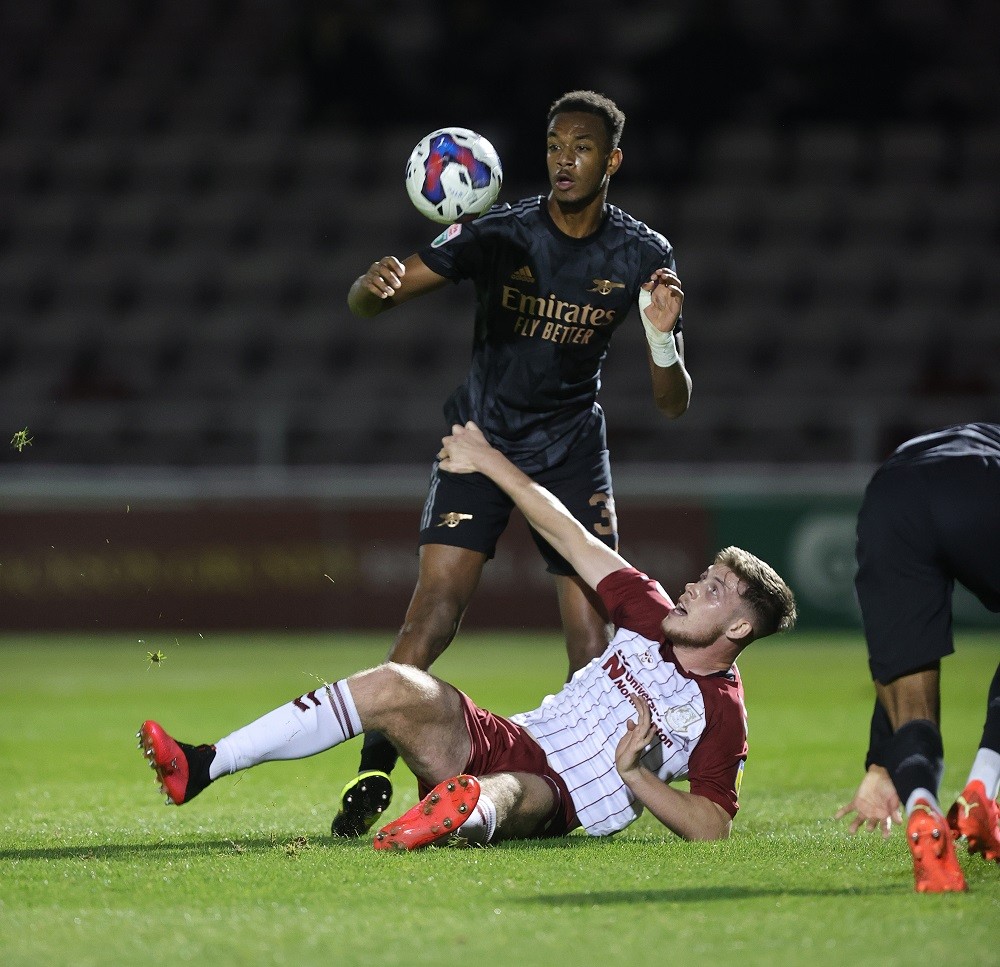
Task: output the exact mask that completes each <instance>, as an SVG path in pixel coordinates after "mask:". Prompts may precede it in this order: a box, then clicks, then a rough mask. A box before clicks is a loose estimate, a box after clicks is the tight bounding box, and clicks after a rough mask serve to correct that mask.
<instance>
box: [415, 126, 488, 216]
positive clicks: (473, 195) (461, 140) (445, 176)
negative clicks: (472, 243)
mask: <svg viewBox="0 0 1000 967" xmlns="http://www.w3.org/2000/svg"><path fill="white" fill-rule="evenodd" d="M502 183H503V170H502V168H501V167H500V156H499V155H498V154H497V153H496V149H495V148H494V147H493V145H492V144H490V143H489V141H487V140H486V138H484V137H483V136H482V135H481V134H476V132H475V131H470V130H469V129H468V128H440V129H439V130H437V131H432V132H431V133H430V134H428V135H427V136H426V137H424V138H421V139H420V140H419V141H418V142H417V144H416V147H414V149H413V150H412V151H411V152H410V157H409V160H408V161H407V162H406V193H407V194H408V195H409V196H410V201H412V202H413V204H414V205H415V206H416V208H417V211H419V212H420V214H421V215H426V216H427V217H428V218H429V219H431V221H435V222H440V223H441V224H443V225H450V224H451V223H452V222H468V221H471V220H472V219H473V218H476V217H478V216H479V215H482V213H483V212H484V211H486V209H487V208H489V207H490V205H492V204H493V202H494V201H496V197H497V195H498V194H500V185H501V184H502Z"/></svg>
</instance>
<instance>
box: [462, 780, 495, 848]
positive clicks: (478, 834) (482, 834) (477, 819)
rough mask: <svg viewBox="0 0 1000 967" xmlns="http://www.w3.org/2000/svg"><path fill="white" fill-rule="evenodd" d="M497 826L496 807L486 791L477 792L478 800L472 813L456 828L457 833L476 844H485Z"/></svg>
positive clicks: (491, 837)
mask: <svg viewBox="0 0 1000 967" xmlns="http://www.w3.org/2000/svg"><path fill="white" fill-rule="evenodd" d="M496 828H497V807H496V804H495V803H494V802H493V800H492V799H490V797H489V796H487V795H486V793H484V792H481V793H480V794H479V802H478V803H476V808H475V809H474V810H473V811H472V815H471V816H470V817H469V818H468V819H467V820H466V821H465V822H464V823H462V825H461V826H460V827H459V829H458V835H459V836H461V837H463V838H464V839H467V840H468V841H469V842H470V843H473V844H475V845H476V846H485V845H486V844H487V843H488V842H489V841H490V840H491V839H493V834H494V833H495V832H496Z"/></svg>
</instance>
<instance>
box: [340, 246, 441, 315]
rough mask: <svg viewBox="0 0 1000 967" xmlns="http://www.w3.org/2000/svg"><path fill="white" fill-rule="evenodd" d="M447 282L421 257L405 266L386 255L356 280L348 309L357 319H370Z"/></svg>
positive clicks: (407, 262)
mask: <svg viewBox="0 0 1000 967" xmlns="http://www.w3.org/2000/svg"><path fill="white" fill-rule="evenodd" d="M447 281H448V280H447V279H446V278H444V276H441V275H438V274H437V272H433V271H431V270H430V269H429V268H428V267H427V265H426V264H425V263H424V260H423V259H422V258H421V257H420V256H419V255H411V256H410V257H409V258H408V259H406V260H405V261H404V262H400V261H399V259H397V258H396V256H395V255H386V256H385V257H383V258H380V259H379V260H378V261H377V262H373V263H372V264H371V265H370V266H369V267H368V271H367V272H365V273H364V275H359V276H358V277H357V278H356V279H355V280H354V283H353V285H352V286H351V288H350V291H349V292H348V293H347V305H348V308H350V310H351V312H353V313H354V315H356V316H361V317H362V318H364V319H368V318H371V317H372V316H377V315H378V314H379V313H380V312H385V310H386V309H391V308H392V307H393V306H398V305H400V304H401V303H403V302H407V301H409V300H410V299H413V298H415V297H416V296H420V295H424V294H425V293H427V292H433V291H434V290H435V289H440V288H441V286H443V285H444V284H445V283H446V282H447Z"/></svg>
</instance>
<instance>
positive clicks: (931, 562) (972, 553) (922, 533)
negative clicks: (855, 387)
mask: <svg viewBox="0 0 1000 967" xmlns="http://www.w3.org/2000/svg"><path fill="white" fill-rule="evenodd" d="M998 541H1000V465H994V466H993V468H992V470H988V471H987V472H984V461H983V460H982V459H979V460H977V459H975V458H963V459H951V460H947V461H944V462H940V463H935V464H925V465H917V466H914V465H903V466H894V467H888V468H883V469H881V470H880V471H878V472H877V473H876V474H875V476H874V477H873V478H872V480H871V483H870V484H869V485H868V489H867V490H866V492H865V497H864V501H863V503H862V505H861V510H860V512H859V514H858V544H857V557H858V571H857V576H856V578H855V587H856V589H857V593H858V602H859V604H860V606H861V614H862V619H863V621H864V629H865V637H866V639H867V642H868V660H869V665H870V667H871V672H872V677H873V678H874V679H875V681H878V682H882V683H883V684H886V683H888V682H890V681H892V680H893V679H895V678H898V677H899V676H900V675H905V674H907V673H908V672H912V671H915V670H916V669H918V668H923V667H925V666H927V665H931V664H933V663H934V662H937V661H940V660H941V659H942V658H944V657H945V656H947V655H950V654H951V653H952V652H953V651H954V644H953V641H952V605H951V601H952V590H953V587H954V581H955V580H956V579H957V580H958V581H960V582H961V583H962V584H963V585H965V586H966V587H967V588H968V589H969V590H970V591H972V592H973V594H975V595H976V596H977V597H978V598H979V600H980V601H981V602H982V603H983V604H984V605H985V606H986V607H987V608H989V609H990V610H994V611H996V610H998V609H1000V596H998V592H1000V553H998V547H1000V544H998Z"/></svg>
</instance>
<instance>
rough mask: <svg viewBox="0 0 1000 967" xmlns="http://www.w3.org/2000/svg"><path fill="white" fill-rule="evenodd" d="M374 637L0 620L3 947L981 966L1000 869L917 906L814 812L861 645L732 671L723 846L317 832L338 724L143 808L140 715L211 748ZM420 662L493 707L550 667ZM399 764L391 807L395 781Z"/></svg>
mask: <svg viewBox="0 0 1000 967" xmlns="http://www.w3.org/2000/svg"><path fill="white" fill-rule="evenodd" d="M387 643H388V638H387V637H386V636H382V637H380V638H365V637H361V636H353V637H346V636H332V635H331V636H326V637H324V636H312V637H309V636H295V637H291V636H284V637H280V636H272V637H270V638H268V637H263V636H259V637H254V638H245V637H243V638H238V637H225V636H219V635H207V634H206V636H205V638H201V637H199V636H197V635H194V636H192V635H189V634H188V635H184V636H178V638H177V639H176V640H175V638H174V637H173V636H172V635H170V636H162V637H160V638H152V639H149V640H145V641H141V640H140V639H139V637H138V636H133V637H126V638H118V639H115V640H113V641H111V642H110V643H109V642H107V641H105V640H103V639H97V638H96V637H91V638H85V637H74V638H57V639H48V638H41V637H37V638H36V637H26V636H20V637H11V636H8V637H6V638H0V660H2V662H3V668H4V674H3V676H2V679H0V764H2V768H3V777H2V786H0V788H2V790H3V793H2V799H0V801H2V803H3V811H2V817H0V963H3V964H4V965H15V964H18V965H19V964H73V965H87V964H95V965H104V964H172V965H174V964H178V963H199V964H201V963H210V964H213V965H223V964H254V963H262V964H295V965H302V964H307V963H330V964H334V965H342V964H373V965H393V964H400V965H406V964H422V963H434V964H442V965H443V964H448V963H452V962H457V963H465V962H469V961H471V962H473V963H479V964H483V965H492V964H511V965H534V964H539V965H541V964H546V965H562V964H573V965H589V964H595V965H596V964H601V965H605V964H608V965H610V964H628V965H630V967H631V965H644V964H657V965H662V964H668V965H669V964H671V963H681V964H684V965H692V964H700V963H709V962H717V961H718V960H720V959H721V958H726V959H727V960H730V959H731V960H732V962H733V963H734V964H737V965H745V964H761V965H764V964H767V965H785V964H788V965H798V964H810V965H822V964H845V965H852V967H854V965H858V964H879V965H893V964H900V965H903V964H906V965H911V964H923V963H934V962H937V963H960V964H963V965H985V964H991V965H996V964H1000V941H998V939H997V938H998V933H997V926H998V924H1000V867H998V866H997V865H995V864H987V863H985V862H983V860H982V859H981V858H979V857H971V858H970V857H968V856H966V855H965V854H964V851H963V852H962V853H961V862H962V865H963V868H964V869H965V871H966V875H967V878H968V880H969V884H970V892H969V893H968V894H966V895H947V896H919V895H917V894H915V893H914V892H913V890H912V873H911V867H910V862H909V855H908V853H907V850H906V845H905V843H904V841H903V838H902V835H901V833H900V832H899V831H898V830H897V831H896V833H895V834H894V836H893V838H892V839H891V840H890V841H889V842H888V843H884V842H883V841H882V840H881V839H880V838H877V837H874V836H871V835H869V834H865V835H860V836H858V837H855V838H852V837H850V836H848V835H847V833H846V832H845V830H844V828H843V825H842V824H838V823H835V822H834V821H833V820H832V819H831V816H832V814H833V813H834V811H835V810H836V808H837V806H838V805H840V803H841V802H843V801H845V800H846V799H847V798H848V797H849V796H850V794H851V792H852V791H853V788H854V785H855V783H856V780H857V779H858V778H859V774H860V761H861V759H862V758H863V754H864V747H865V740H866V732H867V723H868V716H869V713H870V702H871V686H870V683H869V681H868V678H867V671H866V666H865V661H864V654H863V648H862V646H861V644H860V641H859V639H858V638H857V637H856V636H855V637H850V636H846V637H840V638H838V637H820V636H807V635H805V634H796V635H793V636H789V637H785V638H779V639H774V640H772V641H768V642H761V643H759V644H757V645H754V646H753V647H752V648H751V649H750V651H749V652H748V653H747V654H746V655H745V656H744V658H743V659H742V661H741V662H740V664H741V668H742V670H743V676H744V680H745V683H746V689H747V699H748V706H749V712H750V745H751V757H750V761H749V763H748V766H747V770H746V776H745V779H744V784H743V794H742V801H743V809H742V811H741V813H740V815H739V816H738V817H737V820H736V823H735V832H734V835H733V837H732V838H731V839H730V840H729V841H727V842H724V843H710V844H688V843H683V842H680V841H678V840H677V839H675V838H673V837H672V836H670V835H669V834H667V833H666V832H665V831H664V830H663V829H662V828H660V827H658V826H656V824H655V823H653V822H652V821H650V820H648V819H645V818H644V819H643V820H640V821H639V822H638V823H636V824H635V825H634V826H633V827H631V828H630V829H629V830H627V831H626V832H625V833H623V834H621V835H619V836H618V837H616V838H614V839H612V840H606V841H595V840H590V839H588V838H587V837H585V836H583V835H580V834H575V835H573V836H571V837H569V838H567V839H565V840H556V841H550V842H545V843H534V844H510V845H504V846H499V847H494V848H491V849H488V850H474V851H458V850H432V851H425V852H422V853H414V854H405V855H395V854H393V855H384V854H379V853H375V852H374V851H373V850H372V849H371V847H370V846H369V845H368V844H367V843H345V842H333V841H331V840H330V839H329V838H328V837H327V836H326V835H324V834H325V832H326V830H327V829H328V827H329V821H330V818H331V812H332V804H333V802H334V800H335V799H336V797H337V794H338V793H339V790H340V787H341V785H342V784H343V782H344V781H345V780H346V779H347V778H348V777H349V776H350V775H351V774H352V773H353V770H354V768H355V765H356V761H357V753H358V743H357V742H355V743H351V744H348V745H347V746H345V747H343V748H341V749H338V750H334V751H333V752H330V753H327V754H326V755H324V756H321V757H317V758H314V759H308V760H304V761H301V762H295V763H278V764H274V765H268V766H264V767H262V768H260V769H256V770H252V771H250V772H247V773H243V774H241V775H240V776H238V777H235V778H233V779H228V780H224V781H222V782H220V783H218V784H217V785H216V786H214V787H213V788H212V789H211V790H209V791H208V792H207V793H205V794H204V795H203V796H202V797H201V798H199V799H198V801H197V802H195V803H192V804H191V805H189V806H186V807H184V808H182V809H175V808H169V809H168V808H166V807H165V806H164V805H163V803H162V800H161V799H160V797H159V796H158V794H157V793H156V791H155V783H154V780H153V775H152V773H151V772H150V770H149V769H148V768H147V767H146V766H145V765H144V764H143V762H142V759H141V757H140V754H139V752H138V751H137V750H136V748H135V740H134V737H133V736H134V733H135V729H136V727H137V725H138V724H139V722H140V721H141V720H142V719H143V718H144V717H157V718H159V719H161V720H162V721H163V722H164V723H165V724H166V725H167V726H168V728H170V729H171V730H173V731H175V732H176V733H177V734H179V735H180V736H181V737H182V738H187V739H193V740H212V739H215V738H217V737H219V736H220V735H223V734H225V733H226V732H228V731H230V730H231V729H232V728H234V727H236V726H238V725H242V724H243V723H244V722H246V721H248V720H249V719H251V718H253V717H255V716H256V715H257V714H259V713H261V712H264V711H266V710H268V709H270V708H272V707H274V706H276V705H278V704H280V703H282V702H284V701H286V700H287V699H289V698H291V697H293V696H294V695H298V694H301V693H302V692H303V691H307V690H308V689H309V688H310V687H311V686H312V685H314V684H315V683H316V681H317V680H322V679H334V678H337V677H340V676H341V675H343V674H346V673H348V672H350V671H352V670H354V669H356V668H358V667H361V666H362V665H370V664H374V663H376V662H377V661H379V660H380V659H381V657H382V656H383V654H384V651H385V648H386V646H387ZM157 650H161V651H162V652H163V653H164V655H165V656H166V660H165V661H164V662H163V663H162V664H161V665H159V666H152V665H150V664H149V662H148V661H147V659H146V653H147V651H154V652H155V651H157ZM997 658H998V653H997V649H996V640H995V637H994V638H992V639H991V638H989V637H988V636H981V637H978V638H976V637H971V636H967V637H964V638H962V639H961V640H960V641H959V648H958V652H957V654H956V655H955V656H953V657H951V658H949V659H948V660H947V661H946V663H945V666H944V670H945V677H944V691H945V694H944V733H945V744H946V749H947V750H948V759H949V767H948V770H947V773H946V775H945V779H944V782H943V787H942V798H947V797H951V796H954V794H955V793H956V792H957V791H958V789H959V787H960V786H961V785H962V784H963V783H964V779H965V774H966V770H967V769H968V767H969V764H970V762H971V759H972V755H973V753H974V748H975V745H976V742H977V740H978V737H979V732H980V730H981V727H982V716H983V709H984V698H985V691H986V685H987V682H988V681H989V678H990V676H992V674H993V671H994V669H995V667H996V662H997ZM437 670H438V671H439V673H441V674H442V675H444V676H445V677H447V678H450V679H451V680H452V681H454V682H455V683H456V684H458V685H459V686H460V687H462V688H464V689H466V690H467V691H468V692H469V693H470V694H471V695H472V696H473V697H474V698H476V699H477V700H479V701H480V702H481V703H482V704H484V705H487V706H488V707H491V708H494V709H495V710H497V711H500V712H512V711H517V710H519V709H522V708H528V707H531V706H533V705H534V704H536V703H537V701H538V700H539V699H540V698H541V697H542V696H543V695H544V694H545V692H546V691H548V690H551V689H552V688H554V687H556V686H557V685H558V682H559V680H560V678H561V677H562V675H563V673H564V658H563V656H562V649H561V644H560V642H559V641H558V639H557V638H555V637H552V636H547V637H539V638H531V637H523V638H518V639H515V640H514V641H511V640H510V639H509V638H503V639H495V638H486V637H480V638H477V637H473V636H466V637H465V638H464V639H463V640H461V641H459V642H458V643H456V645H455V646H454V647H453V648H452V649H451V651H449V653H448V654H446V655H445V657H444V658H443V659H442V660H441V662H440V663H439V665H438V668H437ZM397 775H398V776H399V777H400V783H399V785H400V791H399V794H398V796H397V800H396V802H395V803H394V806H393V810H394V811H401V810H402V809H403V808H405V807H406V806H408V805H409V804H411V803H412V802H413V801H414V798H415V796H414V787H413V782H412V779H411V778H410V777H409V775H408V774H407V773H405V772H404V771H402V770H400V771H399V772H398V773H397ZM949 801H950V800H949Z"/></svg>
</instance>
